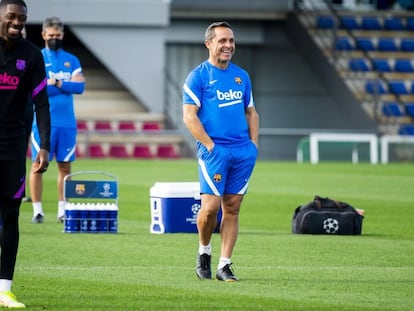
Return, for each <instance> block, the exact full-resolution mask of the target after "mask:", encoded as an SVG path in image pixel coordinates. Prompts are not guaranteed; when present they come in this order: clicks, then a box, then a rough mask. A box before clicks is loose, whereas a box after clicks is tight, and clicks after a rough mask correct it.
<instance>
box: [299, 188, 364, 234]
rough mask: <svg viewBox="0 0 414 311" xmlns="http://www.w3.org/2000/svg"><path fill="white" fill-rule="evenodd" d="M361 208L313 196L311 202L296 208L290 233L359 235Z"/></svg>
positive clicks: (361, 217) (360, 229)
mask: <svg viewBox="0 0 414 311" xmlns="http://www.w3.org/2000/svg"><path fill="white" fill-rule="evenodd" d="M363 219H364V216H363V210H360V209H355V208H353V207H352V206H351V205H349V204H348V203H345V202H340V201H335V200H331V199H329V198H321V197H320V196H315V198H314V200H313V201H312V202H309V203H308V204H306V205H302V206H299V207H298V208H296V210H295V213H294V214H293V219H292V233H302V234H338V235H360V234H361V231H362V220H363Z"/></svg>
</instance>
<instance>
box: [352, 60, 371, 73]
mask: <svg viewBox="0 0 414 311" xmlns="http://www.w3.org/2000/svg"><path fill="white" fill-rule="evenodd" d="M348 66H349V69H350V70H352V71H369V70H371V65H370V63H369V61H368V60H367V59H366V58H364V57H361V58H351V59H350V60H349V63H348Z"/></svg>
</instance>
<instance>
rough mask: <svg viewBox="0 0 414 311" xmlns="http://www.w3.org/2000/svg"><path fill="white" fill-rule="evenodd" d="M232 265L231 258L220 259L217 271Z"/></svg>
mask: <svg viewBox="0 0 414 311" xmlns="http://www.w3.org/2000/svg"><path fill="white" fill-rule="evenodd" d="M229 264H231V260H230V258H226V257H220V260H219V263H218V266H217V269H222V268H223V267H224V266H225V265H229Z"/></svg>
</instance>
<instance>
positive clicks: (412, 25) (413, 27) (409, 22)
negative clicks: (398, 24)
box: [405, 17, 414, 31]
mask: <svg viewBox="0 0 414 311" xmlns="http://www.w3.org/2000/svg"><path fill="white" fill-rule="evenodd" d="M405 26H406V28H407V30H409V31H414V17H407V19H406V25H405Z"/></svg>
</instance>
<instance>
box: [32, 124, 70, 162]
mask: <svg viewBox="0 0 414 311" xmlns="http://www.w3.org/2000/svg"><path fill="white" fill-rule="evenodd" d="M39 149H40V137H39V131H38V129H37V128H33V130H32V161H34V160H35V159H36V156H37V153H38V152H39ZM75 152H76V128H66V127H52V129H51V134H50V153H49V161H52V159H53V156H55V158H56V161H57V162H73V161H74V160H75V156H76V154H75Z"/></svg>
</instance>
